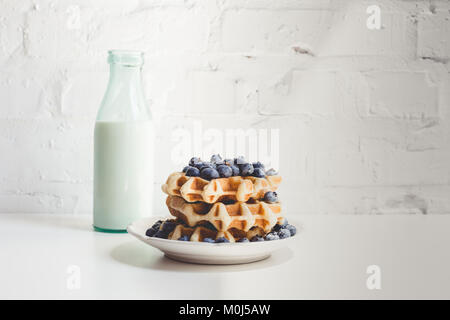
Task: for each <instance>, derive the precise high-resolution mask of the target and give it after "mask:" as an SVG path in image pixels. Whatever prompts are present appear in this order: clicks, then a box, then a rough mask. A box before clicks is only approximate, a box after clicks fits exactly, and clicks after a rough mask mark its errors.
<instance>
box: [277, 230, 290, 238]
mask: <svg viewBox="0 0 450 320" xmlns="http://www.w3.org/2000/svg"><path fill="white" fill-rule="evenodd" d="M278 236H279V237H280V239H286V238H289V237H290V236H291V232H290V231H289V229H281V230H280V231H279V232H278Z"/></svg>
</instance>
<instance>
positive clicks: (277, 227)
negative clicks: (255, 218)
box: [272, 223, 282, 232]
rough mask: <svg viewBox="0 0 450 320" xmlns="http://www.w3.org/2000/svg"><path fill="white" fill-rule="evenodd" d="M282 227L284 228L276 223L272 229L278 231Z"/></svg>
mask: <svg viewBox="0 0 450 320" xmlns="http://www.w3.org/2000/svg"><path fill="white" fill-rule="evenodd" d="M281 228H282V226H281V224H279V223H277V224H276V225H274V226H273V228H272V231H274V232H278V231H280V230H281Z"/></svg>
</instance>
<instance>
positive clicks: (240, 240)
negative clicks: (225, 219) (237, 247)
mask: <svg viewBox="0 0 450 320" xmlns="http://www.w3.org/2000/svg"><path fill="white" fill-rule="evenodd" d="M237 242H245V243H246V242H250V240H248V239H247V238H241V239H239V240H238V241H237Z"/></svg>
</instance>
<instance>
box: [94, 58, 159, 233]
mask: <svg viewBox="0 0 450 320" xmlns="http://www.w3.org/2000/svg"><path fill="white" fill-rule="evenodd" d="M108 63H109V64H110V78H109V83H108V88H107V89H106V93H105V96H104V98H103V101H102V103H101V106H100V109H99V111H98V114H97V120H96V123H95V130H94V229H95V230H97V231H104V232H126V228H127V226H128V225H129V224H130V223H131V222H132V221H134V220H136V219H139V218H140V217H142V216H145V215H147V216H148V215H150V211H151V205H152V201H151V198H152V187H153V172H152V169H153V123H152V117H151V115H150V111H149V108H148V107H147V104H146V102H145V98H144V92H143V89H142V82H141V70H142V65H143V63H144V58H143V53H142V52H135V51H118V50H117V51H116V50H113V51H109V56H108Z"/></svg>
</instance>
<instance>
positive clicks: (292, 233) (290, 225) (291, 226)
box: [285, 224, 297, 236]
mask: <svg viewBox="0 0 450 320" xmlns="http://www.w3.org/2000/svg"><path fill="white" fill-rule="evenodd" d="M285 229H287V230H289V232H290V233H291V236H295V234H296V233H297V228H296V227H294V226H293V225H292V224H288V225H286V227H285Z"/></svg>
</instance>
